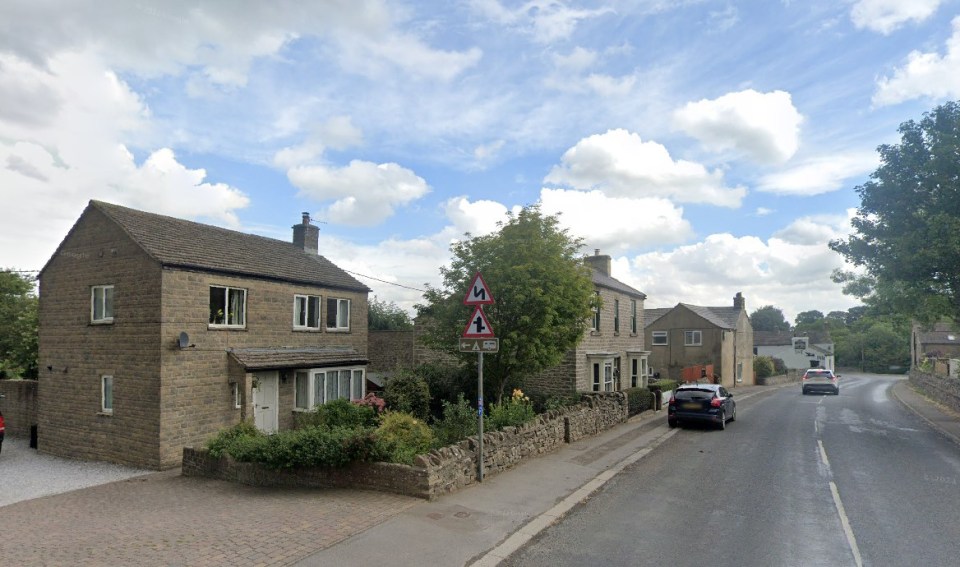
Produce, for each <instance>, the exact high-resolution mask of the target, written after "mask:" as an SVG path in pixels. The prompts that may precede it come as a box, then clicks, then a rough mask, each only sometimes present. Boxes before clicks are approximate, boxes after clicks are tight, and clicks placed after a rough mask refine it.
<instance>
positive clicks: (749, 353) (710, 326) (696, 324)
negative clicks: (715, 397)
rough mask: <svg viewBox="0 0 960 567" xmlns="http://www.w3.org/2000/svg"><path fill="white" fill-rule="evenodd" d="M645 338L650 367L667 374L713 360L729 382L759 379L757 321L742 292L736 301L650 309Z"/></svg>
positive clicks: (749, 382) (663, 375) (716, 370)
mask: <svg viewBox="0 0 960 567" xmlns="http://www.w3.org/2000/svg"><path fill="white" fill-rule="evenodd" d="M644 340H645V342H646V344H647V345H649V348H650V358H649V361H650V368H651V369H652V371H653V372H655V373H658V374H660V377H661V378H670V379H672V380H679V379H680V374H681V371H682V370H683V368H686V367H690V366H698V365H709V364H712V365H713V367H714V373H715V374H717V375H718V376H719V380H720V383H721V384H723V385H725V386H727V387H733V386H736V385H741V384H742V385H752V384H753V383H754V376H753V327H751V325H750V319H749V317H748V316H747V311H746V304H745V300H744V298H743V295H742V294H741V293H739V292H738V293H737V294H736V296H735V297H734V298H733V306H732V307H702V306H699V305H690V304H686V303H678V304H677V305H676V306H674V307H671V308H666V309H648V310H647V319H646V323H645V324H644Z"/></svg>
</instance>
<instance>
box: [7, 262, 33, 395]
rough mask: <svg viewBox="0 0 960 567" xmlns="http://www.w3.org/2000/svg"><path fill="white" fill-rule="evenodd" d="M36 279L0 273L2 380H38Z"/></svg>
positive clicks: (17, 274)
mask: <svg viewBox="0 0 960 567" xmlns="http://www.w3.org/2000/svg"><path fill="white" fill-rule="evenodd" d="M34 281H35V278H33V277H31V276H27V275H24V274H22V273H20V272H17V271H14V270H4V271H2V272H0V378H2V377H6V378H10V377H14V376H20V377H23V378H36V377H37V329H38V328H39V317H38V310H37V296H36V294H35V293H34V291H33V284H34Z"/></svg>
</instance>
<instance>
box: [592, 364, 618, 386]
mask: <svg viewBox="0 0 960 567" xmlns="http://www.w3.org/2000/svg"><path fill="white" fill-rule="evenodd" d="M614 387H615V384H614V376H613V359H612V358H607V359H604V360H598V361H597V362H594V363H593V391H594V392H613V391H614Z"/></svg>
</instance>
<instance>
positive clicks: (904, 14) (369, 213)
mask: <svg viewBox="0 0 960 567" xmlns="http://www.w3.org/2000/svg"><path fill="white" fill-rule="evenodd" d="M958 98H960V1H958V0H846V1H844V0H832V1H818V0H810V1H803V2H798V1H790V0H784V1H780V2H776V1H759V0H758V1H744V2H725V1H708V0H703V1H695V0H691V1H679V0H678V1H668V0H647V1H644V0H639V1H637V0H634V1H631V2H626V1H624V2H619V1H613V2H585V1H584V2H578V1H561V0H555V1H548V0H530V1H526V2H507V1H503V0H463V1H444V2H439V1H436V2H434V1H418V2H412V1H411V2H399V1H398V2H391V1H381V0H351V1H347V0H328V1H313V2H305V1H304V2H282V1H281V2H272V3H260V2H203V1H199V2H196V1H193V2H176V1H170V2H149V1H143V2H85V1H76V2H70V3H61V2H52V1H48V2H44V1H36V0H31V1H20V0H14V1H7V2H4V3H3V4H2V5H0V192H2V196H3V202H4V203H5V205H4V207H3V212H2V213H0V214H2V218H3V222H2V223H0V251H2V260H0V265H2V266H5V267H12V268H18V269H38V268H40V267H41V266H42V265H43V264H44V263H45V262H46V261H47V259H48V258H49V256H50V255H51V254H52V252H53V250H54V249H55V248H56V246H57V245H58V244H59V242H60V240H61V239H62V238H63V236H65V234H66V232H67V230H69V227H70V226H71V225H72V223H73V222H74V221H75V220H76V218H77V217H78V216H79V214H80V212H81V211H82V210H83V207H84V206H85V205H86V203H87V201H88V200H90V199H101V200H106V201H110V202H114V203H118V204H122V205H126V206H130V207H134V208H139V209H142V210H147V211H152V212H157V213H162V214H168V215H172V216H177V217H181V218H188V219H192V220H197V221H200V222H206V223H211V224H218V225H221V226H226V227H229V228H234V229H237V230H242V231H246V232H253V233H257V234H263V235H266V236H272V237H276V238H281V239H284V240H288V239H289V238H290V232H291V231H290V226H291V225H293V224H294V223H296V222H299V218H300V212H301V211H308V212H310V214H311V216H312V217H313V218H314V219H315V220H316V221H317V222H318V223H320V228H321V242H320V249H321V253H322V254H324V255H325V256H327V257H328V258H330V259H331V260H333V261H334V262H336V263H337V264H338V265H340V266H341V267H343V268H345V269H347V270H350V271H351V272H353V273H355V274H357V275H358V278H359V279H361V281H364V283H366V284H367V285H369V286H370V287H371V288H372V289H373V293H374V295H376V296H378V297H379V298H381V299H385V300H388V301H395V302H397V303H398V304H400V305H402V306H403V307H405V308H408V309H409V308H411V307H412V305H413V304H415V303H416V302H418V301H419V300H420V294H419V292H418V291H416V289H417V288H419V289H422V288H423V287H424V284H427V283H429V284H432V285H436V284H438V283H439V273H438V267H439V266H441V265H443V264H444V263H445V262H446V261H447V260H448V258H449V245H450V243H451V242H452V241H454V240H456V239H458V238H461V237H462V236H463V234H464V233H466V232H469V233H471V234H475V235H476V234H482V233H485V232H487V231H490V230H493V229H495V227H496V223H497V221H499V220H502V219H503V218H504V215H505V214H506V212H507V211H508V210H515V209H516V208H517V207H520V206H523V205H529V204H533V203H540V205H541V207H542V209H543V210H544V211H545V212H547V213H550V214H560V219H561V222H562V224H563V225H564V226H565V227H567V228H569V229H570V231H571V232H572V233H573V234H575V235H577V236H579V237H581V238H582V239H583V243H584V249H583V251H584V253H585V254H589V253H593V250H595V249H600V251H601V253H605V254H610V255H611V256H612V257H613V270H614V274H613V275H614V277H617V278H618V279H620V280H622V281H624V282H626V283H628V284H630V285H633V286H634V287H636V288H638V289H640V290H641V291H643V292H645V293H646V294H647V295H648V300H647V306H648V307H665V306H671V305H674V304H676V303H677V302H680V301H682V302H686V303H694V304H700V305H728V304H731V305H732V298H733V296H734V295H735V294H736V293H737V292H738V291H739V292H743V294H744V295H745V296H746V298H747V307H748V309H749V310H751V311H752V310H753V309H756V308H757V307H760V306H762V305H768V304H772V305H775V306H777V307H780V308H781V309H783V310H784V312H785V314H786V315H787V317H788V318H789V319H791V320H792V318H793V317H794V316H795V315H796V313H797V312H799V311H804V310H808V309H819V310H821V311H823V312H828V311H831V310H835V309H846V308H849V307H850V306H852V305H855V304H856V301H855V300H853V299H852V298H849V297H846V296H843V295H842V294H841V292H840V290H839V288H838V287H837V286H836V285H835V284H833V283H832V282H830V279H829V275H830V272H831V271H832V270H834V269H835V268H839V267H843V263H842V260H841V258H840V257H839V256H838V255H836V254H834V253H833V252H831V251H830V250H829V249H828V248H827V242H829V240H830V239H833V238H840V237H843V236H844V235H845V234H847V233H848V231H849V230H850V229H849V218H850V215H851V214H852V210H853V209H855V208H856V206H857V205H858V203H859V200H858V198H857V195H856V193H855V191H854V187H856V186H857V185H858V184H860V183H862V182H863V181H865V180H866V179H867V177H868V175H869V174H870V172H872V171H873V170H875V169H876V167H877V165H878V161H877V154H876V151H875V150H876V147H877V146H878V145H879V144H883V143H896V142H897V141H898V139H899V137H898V134H897V127H898V126H899V124H900V123H901V122H903V121H906V120H909V119H919V118H920V117H921V116H922V114H923V112H925V111H929V110H931V109H932V108H933V107H934V106H936V105H937V104H940V103H942V102H944V101H946V100H952V99H958ZM489 284H490V286H491V288H492V290H493V291H494V293H495V291H496V283H495V282H489ZM411 288H413V289H411Z"/></svg>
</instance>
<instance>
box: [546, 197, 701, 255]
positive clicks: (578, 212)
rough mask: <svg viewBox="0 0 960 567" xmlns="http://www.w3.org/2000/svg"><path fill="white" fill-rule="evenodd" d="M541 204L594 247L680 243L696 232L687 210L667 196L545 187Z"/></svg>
mask: <svg viewBox="0 0 960 567" xmlns="http://www.w3.org/2000/svg"><path fill="white" fill-rule="evenodd" d="M540 203H541V209H542V210H543V212H544V213H546V214H551V215H553V214H559V215H560V217H559V218H560V224H561V225H563V226H564V227H566V228H568V229H570V232H571V233H572V234H573V235H574V236H578V237H581V238H583V241H584V242H583V243H584V246H586V247H587V248H590V249H593V248H600V249H601V250H605V251H609V252H610V253H614V252H624V251H627V250H637V249H641V248H649V247H654V246H663V245H667V244H676V243H680V242H684V241H685V240H687V239H688V238H689V237H690V236H692V235H693V228H692V227H691V226H690V223H689V222H687V221H686V219H684V218H683V209H682V208H679V207H677V206H675V205H673V203H671V202H670V201H668V200H666V199H660V198H626V197H607V196H605V195H604V194H603V193H601V192H600V191H588V192H583V191H565V190H562V189H548V188H544V189H541V191H540ZM601 219H602V220H601Z"/></svg>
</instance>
